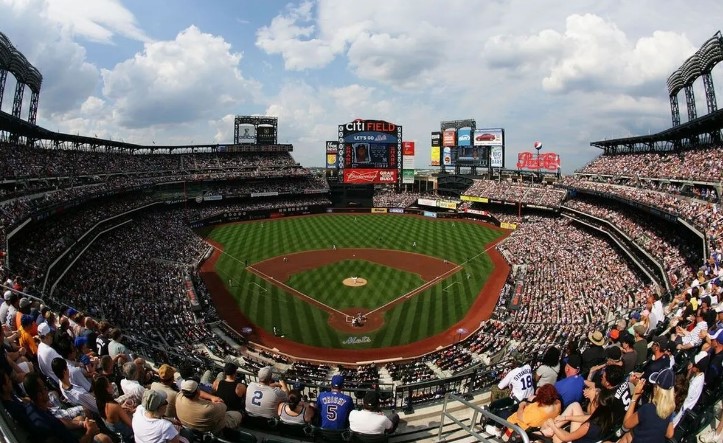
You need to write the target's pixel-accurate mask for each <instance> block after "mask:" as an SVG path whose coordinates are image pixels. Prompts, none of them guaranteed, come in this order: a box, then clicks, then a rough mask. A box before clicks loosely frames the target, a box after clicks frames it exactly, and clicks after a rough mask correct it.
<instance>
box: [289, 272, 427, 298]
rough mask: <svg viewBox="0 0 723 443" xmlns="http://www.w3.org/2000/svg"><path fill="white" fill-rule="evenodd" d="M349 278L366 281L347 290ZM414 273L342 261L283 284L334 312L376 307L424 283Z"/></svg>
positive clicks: (296, 276) (300, 275) (297, 275)
mask: <svg viewBox="0 0 723 443" xmlns="http://www.w3.org/2000/svg"><path fill="white" fill-rule="evenodd" d="M352 276H356V277H363V278H365V279H366V280H367V284H366V285H365V286H357V287H348V286H345V285H344V279H345V278H349V277H352ZM424 283H425V282H424V280H423V279H422V278H421V277H420V276H419V275H418V274H412V273H410V272H405V271H400V270H399V269H394V268H390V267H388V266H384V265H380V264H377V263H372V262H370V261H366V260H342V261H339V262H337V263H332V264H330V265H326V266H320V267H318V268H316V269H313V270H311V271H305V272H300V273H298V274H295V275H292V276H291V278H290V279H289V280H288V282H287V284H288V285H289V286H291V287H292V288H294V289H296V290H298V291H300V292H302V293H304V294H306V295H308V296H310V297H313V298H314V299H316V300H319V301H320V302H322V303H324V304H325V305H327V306H331V307H332V308H334V309H346V308H366V309H367V310H372V309H375V308H378V307H380V306H382V305H384V304H386V303H388V302H390V301H392V300H394V299H396V298H398V297H399V296H400V295H402V294H406V293H407V292H410V291H411V290H413V289H415V288H418V287H420V286H422V285H423V284H424Z"/></svg>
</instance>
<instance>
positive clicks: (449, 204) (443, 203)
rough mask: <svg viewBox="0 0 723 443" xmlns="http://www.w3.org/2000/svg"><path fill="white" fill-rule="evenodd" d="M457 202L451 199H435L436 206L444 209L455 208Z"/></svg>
mask: <svg viewBox="0 0 723 443" xmlns="http://www.w3.org/2000/svg"><path fill="white" fill-rule="evenodd" d="M458 204H459V202H456V201H452V200H437V207H438V208H444V209H457V205H458Z"/></svg>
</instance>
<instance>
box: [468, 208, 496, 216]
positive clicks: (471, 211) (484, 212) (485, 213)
mask: <svg viewBox="0 0 723 443" xmlns="http://www.w3.org/2000/svg"><path fill="white" fill-rule="evenodd" d="M464 212H465V213H466V214H474V215H481V216H482V217H489V215H490V213H489V212H487V211H478V210H476V209H469V208H468V209H465V210H464Z"/></svg>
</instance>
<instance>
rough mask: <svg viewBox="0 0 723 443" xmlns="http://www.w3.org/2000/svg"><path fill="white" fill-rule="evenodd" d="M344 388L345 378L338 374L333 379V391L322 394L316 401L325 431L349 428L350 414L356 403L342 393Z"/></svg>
mask: <svg viewBox="0 0 723 443" xmlns="http://www.w3.org/2000/svg"><path fill="white" fill-rule="evenodd" d="M343 387H344V376H343V375H339V374H337V375H335V376H333V377H332V378H331V391H327V392H322V393H321V394H319V397H318V398H317V400H316V404H317V408H318V409H319V415H320V416H321V427H322V428H323V429H347V428H348V427H349V413H350V412H351V411H352V410H353V409H354V401H353V400H352V398H351V397H350V396H348V395H347V394H345V393H343V392H342V388H343Z"/></svg>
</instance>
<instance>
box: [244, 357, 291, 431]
mask: <svg viewBox="0 0 723 443" xmlns="http://www.w3.org/2000/svg"><path fill="white" fill-rule="evenodd" d="M272 377H273V373H272V372H271V367H269V366H265V367H263V368H261V369H259V372H258V381H257V382H251V383H249V385H248V388H247V389H246V413H248V414H249V415H251V416H254V417H265V418H274V417H276V414H277V411H278V408H279V403H281V402H282V401H286V399H287V398H288V392H289V388H288V386H287V385H286V382H285V381H284V380H279V381H278V382H274V381H273V380H272Z"/></svg>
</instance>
